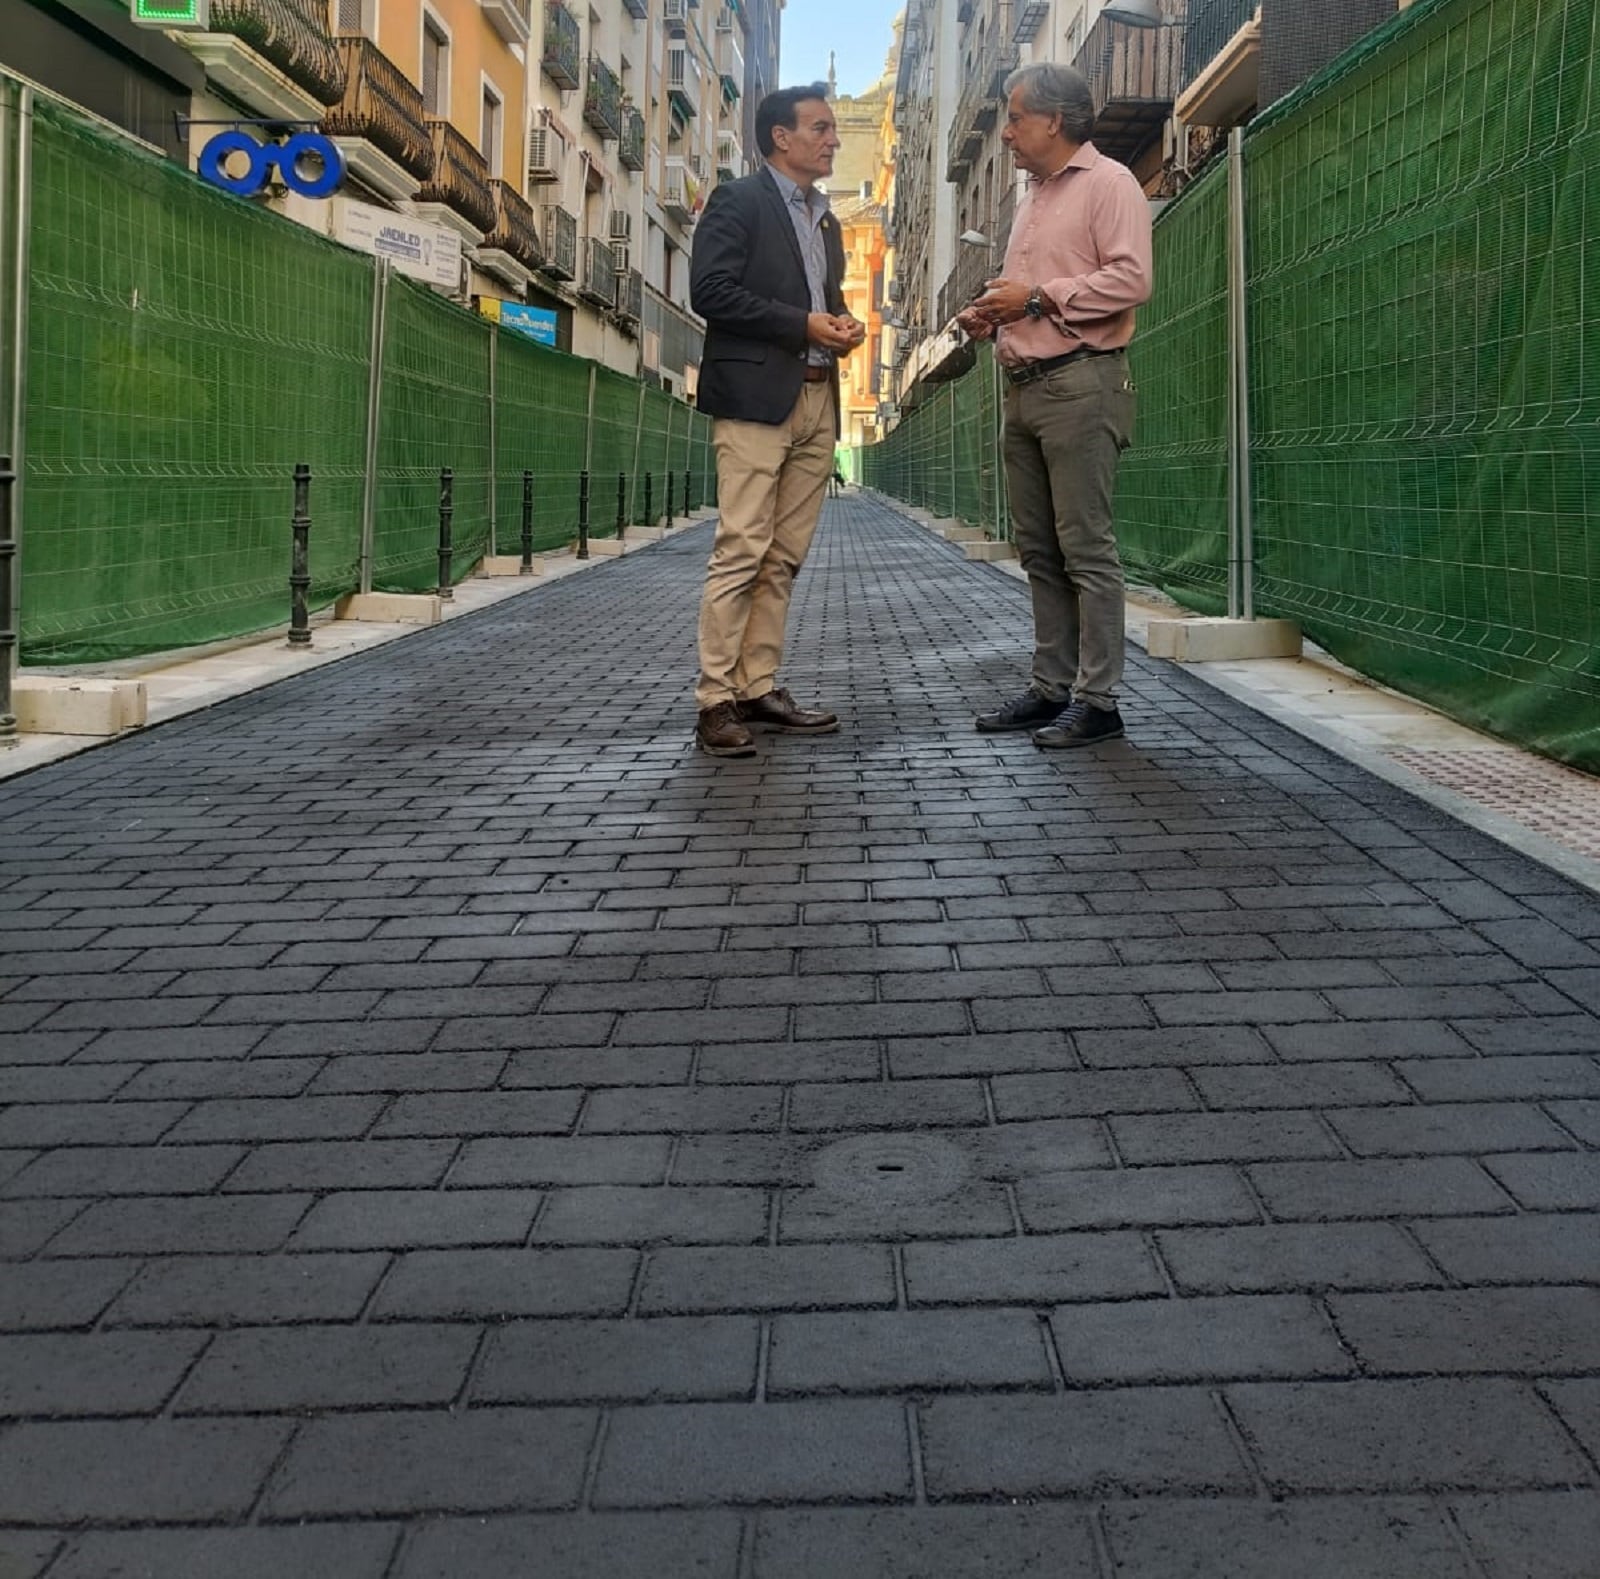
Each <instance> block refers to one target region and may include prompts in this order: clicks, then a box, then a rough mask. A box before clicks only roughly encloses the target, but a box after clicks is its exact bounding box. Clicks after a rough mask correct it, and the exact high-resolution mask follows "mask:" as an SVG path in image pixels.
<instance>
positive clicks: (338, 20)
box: [333, 0, 378, 38]
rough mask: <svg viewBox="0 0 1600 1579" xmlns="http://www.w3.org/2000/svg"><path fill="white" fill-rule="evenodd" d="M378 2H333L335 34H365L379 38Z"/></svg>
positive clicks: (352, 0) (368, 0) (362, 0)
mask: <svg viewBox="0 0 1600 1579" xmlns="http://www.w3.org/2000/svg"><path fill="white" fill-rule="evenodd" d="M376 12H377V0H333V30H334V32H335V33H365V34H366V35H367V37H368V38H374V37H376V36H377V23H378V18H377V15H376Z"/></svg>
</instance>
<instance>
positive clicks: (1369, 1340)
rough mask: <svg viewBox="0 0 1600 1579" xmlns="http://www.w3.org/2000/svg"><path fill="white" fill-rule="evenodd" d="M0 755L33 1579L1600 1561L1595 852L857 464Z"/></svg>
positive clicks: (9, 1353) (2, 1371)
mask: <svg viewBox="0 0 1600 1579" xmlns="http://www.w3.org/2000/svg"><path fill="white" fill-rule="evenodd" d="M707 542H708V533H707V530H706V529H705V528H703V527H702V528H698V529H695V530H691V531H689V532H686V533H683V534H681V535H679V536H677V537H675V538H671V539H669V540H667V541H666V542H664V543H662V544H660V545H658V546H656V547H653V548H651V549H649V550H648V551H645V552H641V553H638V554H632V555H629V556H628V557H626V558H625V559H623V560H622V561H621V562H620V563H617V564H614V565H610V566H608V567H606V569H605V570H604V573H603V574H584V575H579V576H572V577H568V578H565V579H560V580H557V581H554V582H552V583H551V584H548V585H540V586H536V587H535V588H534V589H533V590H531V591H529V592H528V593H526V594H525V595H522V596H517V597H513V598H510V599H508V600H506V601H504V602H501V603H500V604H498V605H497V606H495V607H492V608H485V609H484V610H483V611H481V612H479V613H477V614H475V615H473V616H472V617H470V618H464V619H459V620H454V621H451V622H450V623H449V624H447V625H444V626H441V627H436V628H434V629H431V630H428V631H425V632H422V633H419V634H417V635H415V636H412V637H410V638H408V639H407V640H405V641H403V642H398V643H395V644H392V645H388V646H384V647H380V648H377V649H375V650H373V651H369V652H365V653H362V654H359V655H357V656H352V657H350V658H348V659H346V660H344V661H342V662H339V663H336V664H331V665H328V666H326V667H323V668H320V669H318V670H316V671H315V672H312V673H309V674H306V675H303V676H301V677H299V678H297V679H294V680H292V681H290V682H289V683H285V684H280V685H275V686H272V687H270V688H268V689H264V690H258V691H255V692H253V693H251V694H246V695H242V696H239V697H237V698H235V699H233V700H231V701H226V702H223V703H221V704H220V705H218V706H216V707H214V708H211V709H209V710H207V711H203V712H197V713H193V714H191V715H190V716H187V717H183V718H179V719H177V720H175V721H174V722H171V723H169V724H166V725H164V726H163V727H161V728H160V729H156V730H153V731H150V732H148V733H145V734H142V735H139V736H136V737H131V738H128V739H125V740H122V741H118V742H116V743H114V744H112V745H110V746H107V747H106V748H104V749H101V750H97V751H94V752H91V753H88V754H86V755H83V756H80V757H76V758H74V759H71V760H68V761H65V762H60V763H57V764H55V765H52V766H49V767H45V768H42V769H41V770H39V771H38V772H36V773H32V774H29V775H27V776H24V777H21V778H18V779H15V780H13V781H12V782H10V783H7V784H5V785H3V786H0V805H3V807H4V821H3V824H0V828H3V832H0V861H3V863H4V865H3V868H0V884H3V886H0V1100H3V1101H7V1102H9V1104H10V1105H9V1106H5V1107H0V1258H4V1259H0V1334H4V1336H0V1574H3V1575H4V1576H5V1579H13V1575H15V1576H17V1579H41V1576H45V1579H111V1576H112V1575H119V1576H131V1575H151V1576H159V1579H190V1576H194V1579H201V1576H203V1579H224V1576H225V1579H257V1576H267V1575H270V1576H272V1579H280V1576H283V1575H307V1576H324V1575H325V1576H328V1579H379V1576H384V1579H422V1576H428V1579H476V1576H480V1575H481V1576H483V1579H511V1576H520V1575H524V1574H537V1575H539V1576H540V1579H569V1576H571V1579H576V1576H580V1575H582V1576H588V1575H594V1576H596V1579H600V1576H604V1579H634V1576H640V1579H642V1576H645V1575H649V1576H651V1579H679V1576H687V1575H691V1574H693V1575H703V1576H709V1579H857V1576H859V1579H911V1576H913V1575H919V1576H928V1579H935V1576H936V1579H969V1576H970V1579H977V1576H979V1575H982V1576H984V1579H1013V1576H1032V1575H1037V1576H1041V1579H1044V1576H1048V1579H1080V1576H1082V1579H1091V1576H1092V1579H1114V1576H1116V1579H1179V1576H1184V1579H1283V1576H1285V1575H1293V1576H1294V1579H1446V1576H1448V1579H1510V1576H1512V1575H1517V1576H1527V1579H1533V1576H1537V1579H1594V1572H1595V1570H1594V1560H1593V1552H1594V1550H1595V1548H1596V1536H1597V1533H1600V1489H1597V1487H1600V1475H1597V1456H1600V1294H1597V1292H1596V1289H1595V1287H1594V1285H1595V1283H1596V1281H1597V1280H1600V1231H1597V1230H1600V1156H1597V1148H1600V1061H1597V1057H1596V1054H1597V1052H1600V900H1597V899H1596V897H1595V895H1594V894H1593V893H1592V892H1591V891H1589V890H1587V889H1585V888H1582V887H1580V886H1579V885H1577V884H1575V883H1573V882H1571V881H1569V880H1568V879H1567V878H1565V877H1563V876H1562V875H1561V874H1560V873H1558V872H1555V871H1553V870H1551V869H1550V868H1549V867H1547V866H1543V865H1540V864H1536V863H1535V862H1533V861H1531V860H1528V859H1526V858H1524V857H1523V856H1522V855H1520V854H1518V853H1516V852H1514V851H1511V850H1509V849H1508V848H1507V847H1506V846H1504V845H1503V844H1500V843H1497V842H1496V841H1494V840H1492V839H1490V838H1489V837H1487V836H1486V835H1485V834H1483V833H1482V832H1480V831H1478V830H1476V829H1473V828H1468V827H1466V826H1464V825H1463V824H1462V823H1460V822H1459V821H1457V820H1456V819H1454V818H1453V817H1451V816H1449V815H1448V814H1446V813H1445V812H1444V811H1442V810H1440V809H1438V808H1436V807H1432V806H1429V805H1426V804H1424V803H1422V802H1420V801H1418V800H1417V799H1415V798H1414V797H1412V796H1411V795H1409V794H1407V793H1406V792H1405V791H1404V790H1402V789H1401V788H1399V787H1398V786H1397V785H1395V784H1392V783H1389V782H1386V781H1384V780H1382V779H1379V778H1376V777H1374V776H1373V775H1371V774H1369V773H1368V772H1367V771H1365V770H1364V769H1363V768H1361V767H1359V766H1357V765H1355V764H1353V763H1351V762H1349V761H1347V760H1345V759H1343V758H1342V757H1340V756H1336V755H1334V754H1332V753H1330V752H1329V751H1327V750H1325V749H1323V747H1322V746H1320V745H1318V744H1317V743H1315V742H1313V741H1309V740H1307V739H1305V738H1304V737H1303V736H1301V735H1299V734H1296V733H1293V732H1291V731H1289V730H1287V729H1285V728H1284V727H1282V726H1281V725H1280V724H1278V723H1277V722H1274V721H1273V720H1271V719H1269V718H1265V717H1263V716H1261V715H1260V714H1259V713H1257V712H1254V711H1252V710H1251V709H1249V708H1247V707H1246V706H1244V705H1243V704H1242V703H1240V702H1239V701H1238V700H1237V699H1235V698H1234V697H1232V696H1229V695H1227V694H1224V693H1222V692H1219V691H1218V690H1217V689H1216V688H1215V687H1213V686H1211V685H1208V684H1206V683H1205V682H1204V681H1202V680H1201V679H1200V678H1199V677H1198V676H1197V675H1196V674H1194V673H1192V672H1189V671H1185V670H1183V669H1179V668H1175V667H1174V666H1171V665H1168V664H1163V663H1152V662H1150V661H1149V660H1147V659H1145V658H1143V657H1142V656H1141V655H1137V654H1136V655H1134V657H1133V659H1132V662H1131V664H1130V671H1129V679H1128V687H1127V690H1128V700H1127V704H1126V706H1125V708H1124V712H1125V715H1126V716H1127V719H1128V724H1129V739H1128V740H1127V741H1126V742H1120V743H1116V744H1113V745H1108V746H1104V747H1101V748H1098V749H1097V750H1095V751H1093V752H1090V753H1070V754H1059V755H1050V754H1046V753H1041V752H1038V751H1036V750H1035V749H1034V748H1033V747H1032V746H1031V745H1030V744H1029V743H1028V742H1027V740H1026V739H1016V738H1008V737H999V738H995V737H983V736H979V735H977V734H976V733H974V732H973V731H972V730H971V729H970V725H969V720H970V718H971V716H972V714H973V713H974V712H975V711H976V710H978V709H979V708H980V707H981V706H982V705H984V704H986V703H988V702H989V701H991V700H992V699H993V698H994V697H996V696H998V695H1001V694H1004V693H1005V692H1007V691H1008V690H1010V689H1012V688H1014V687H1015V686H1016V685H1017V684H1018V683H1019V678H1020V677H1021V676H1022V674H1023V672H1024V659H1023V653H1024V648H1025V643H1026V639H1027V630H1028V616H1027V605H1026V598H1025V596H1024V595H1023V594H1022V591H1021V589H1020V588H1019V587H1018V586H1016V585H1015V584H1014V583H1013V582H1010V581H1008V580H1006V579H1005V578H1003V577H1001V576H999V575H997V574H995V573H994V572H993V571H992V570H990V569H988V568H986V567H983V566H978V565H971V564H968V563H966V562H965V561H964V560H963V559H962V558H961V557H960V555H959V553H958V551H956V550H955V549H953V548H950V547H948V546H947V545H941V544H939V543H937V542H935V541H933V540H931V539H930V538H929V536H928V535H927V534H926V533H925V532H923V531H922V530H921V529H919V528H916V527H913V526H911V525H909V524H907V523H906V522H905V521H904V520H903V519H902V518H900V517H899V516H897V515H895V514H893V513H892V512H890V511H888V510H886V509H884V508H883V507H881V506H879V505H876V504H873V503H872V502H870V501H868V500H865V499H863V498H862V497H860V496H859V495H857V496H852V497H850V498H847V499H846V500H845V501H843V502H842V503H838V504H832V505H830V506H829V510H828V514H827V516H826V517H825V525H824V527H823V530H822V532H821V533H820V534H819V538H818V543H817V548H816V550H815V552H814V555H813V558H812V561H811V563H810V565H809V566H808V568H807V570H806V572H805V574H804V576H803V577H802V580H801V583H800V587H799V591H798V594H797V598H796V606H795V618H794V639H793V642H792V654H791V661H790V666H789V669H788V673H787V679H788V680H789V681H790V682H791V683H792V684H793V685H794V687H795V689H796V691H797V693H798V694H799V695H800V696H801V698H802V699H803V700H810V699H813V698H815V699H819V700H825V701H826V702H827V703H828V704H829V705H833V706H837V707H838V708H839V710H840V712H841V714H842V715H843V716H844V720H845V727H844V729H843V730H842V731H841V732H840V733H839V734H838V735H836V736H831V737H825V738H821V739H816V740H793V739H781V738H775V739H771V740H768V741H766V742H764V743H763V745H762V748H761V752H760V754H759V755H758V757H757V758H755V759H754V760H753V761H749V762H722V763H715V762H712V761H709V760H708V759H706V758H703V757H700V756H698V755H697V754H695V753H694V751H693V750H692V748H691V745H690V728H691V724H692V717H693V704H692V701H691V699H690V688H691V683H692V678H693V627H694V608H695V604H696V600H697V596H698V591H699V584H700V577H701V573H702V570H703V566H704V559H705V551H706V547H707Z"/></svg>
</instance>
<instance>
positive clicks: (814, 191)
mask: <svg viewBox="0 0 1600 1579" xmlns="http://www.w3.org/2000/svg"><path fill="white" fill-rule="evenodd" d="M767 170H768V172H769V173H770V174H771V176H772V179H773V180H774V181H776V182H777V183H778V191H779V193H780V194H781V196H782V197H783V200H784V202H785V203H794V202H798V203H799V204H800V205H801V207H802V208H804V209H806V211H807V212H808V213H817V212H820V211H822V210H825V209H826V208H827V207H828V194H827V193H826V192H824V191H823V190H822V189H821V188H820V187H815V186H814V187H812V188H811V198H812V201H808V200H807V198H806V195H805V193H804V192H802V191H801V190H800V185H799V183H798V182H796V181H791V180H790V179H789V177H788V176H786V175H785V174H784V173H783V171H781V170H780V169H779V168H778V167H777V166H776V165H775V164H772V163H771V162H770V161H769V163H768V164H767Z"/></svg>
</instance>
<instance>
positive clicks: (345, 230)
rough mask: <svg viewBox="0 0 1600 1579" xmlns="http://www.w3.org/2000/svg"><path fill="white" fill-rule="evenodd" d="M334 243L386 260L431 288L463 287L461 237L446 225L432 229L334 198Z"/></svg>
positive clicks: (369, 206) (402, 216)
mask: <svg viewBox="0 0 1600 1579" xmlns="http://www.w3.org/2000/svg"><path fill="white" fill-rule="evenodd" d="M333 234H334V238H335V240H338V241H342V242H343V243H344V244H345V245H346V246H347V247H355V248H357V249H358V250H359V251H361V252H370V253H372V254H373V256H374V257H379V258H387V259H388V260H389V261H390V262H391V263H392V264H394V266H395V268H397V269H398V270H399V271H400V272H401V273H402V274H409V275H410V276H411V278H412V279H414V280H422V281H423V282H424V283H425V284H428V285H439V286H443V287H444V288H445V289H446V290H452V291H453V290H455V289H456V287H457V286H458V285H460V283H461V237H460V236H458V235H457V234H456V233H455V232H454V231H453V230H447V229H445V227H444V226H443V225H429V224H426V223H425V222H424V221H422V220H420V219H413V218H412V217H411V215H409V214H396V213H394V212H392V211H391V210H389V209H387V208H374V207H373V205H372V204H371V203H357V202H355V201H354V200H353V199H351V198H335V199H334V203H333Z"/></svg>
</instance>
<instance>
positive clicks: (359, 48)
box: [322, 34, 433, 200]
mask: <svg viewBox="0 0 1600 1579" xmlns="http://www.w3.org/2000/svg"><path fill="white" fill-rule="evenodd" d="M335 42H336V44H337V46H338V49H339V56H340V59H341V60H342V62H343V64H344V97H343V98H342V99H341V100H340V101H339V102H338V103H337V104H336V105H334V107H333V108H332V109H331V110H329V111H328V113H327V115H325V116H324V117H323V120H322V130H323V131H324V132H325V133H326V134H327V135H328V136H329V137H331V138H332V139H333V140H334V142H335V143H336V144H337V145H338V147H339V149H340V151H341V152H342V153H343V154H344V156H345V161H346V163H347V164H348V165H349V166H350V168H351V169H352V170H353V171H354V172H355V173H356V175H357V176H359V177H360V178H361V180H362V181H364V182H365V183H366V184H367V185H368V186H370V187H372V188H373V189H374V190H376V191H378V192H381V193H382V194H383V195H384V196H385V197H389V198H394V199H396V200H398V199H401V198H407V197H410V196H411V195H412V193H414V192H415V191H416V189H417V186H418V185H419V183H421V182H423V181H426V180H427V179H428V177H429V176H431V175H432V174H433V139H432V138H431V137H430V136H429V134H428V128H427V126H426V125H425V124H424V119H425V112H424V110H423V107H422V93H421V91H420V90H419V89H418V88H417V86H416V84H415V83H413V82H412V81H411V79H410V78H409V77H407V76H406V75H405V73H404V72H403V71H401V70H400V68H399V67H398V66H397V65H395V63H394V62H393V61H392V60H390V59H389V57H388V56H387V55H385V54H384V52H383V51H382V50H381V49H379V48H378V46H377V45H376V44H374V43H373V42H372V40H371V39H370V38H365V37H363V36H361V35H360V34H341V35H340V36H339V38H338V39H336V40H335Z"/></svg>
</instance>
